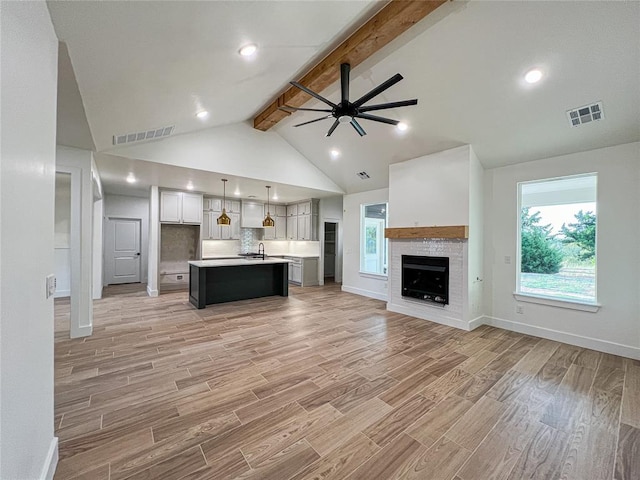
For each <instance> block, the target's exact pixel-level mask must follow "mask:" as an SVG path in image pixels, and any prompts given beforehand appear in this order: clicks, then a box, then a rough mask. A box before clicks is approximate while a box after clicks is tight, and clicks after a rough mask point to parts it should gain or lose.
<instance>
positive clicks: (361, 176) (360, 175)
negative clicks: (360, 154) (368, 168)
mask: <svg viewBox="0 0 640 480" xmlns="http://www.w3.org/2000/svg"><path fill="white" fill-rule="evenodd" d="M356 175H358V177H360V180H366V179H367V178H371V177H370V176H369V174H368V173H367V172H358V173H356Z"/></svg>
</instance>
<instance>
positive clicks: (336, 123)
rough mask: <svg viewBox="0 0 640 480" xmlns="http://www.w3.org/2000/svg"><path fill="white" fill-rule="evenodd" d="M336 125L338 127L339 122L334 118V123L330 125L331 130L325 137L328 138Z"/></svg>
mask: <svg viewBox="0 0 640 480" xmlns="http://www.w3.org/2000/svg"><path fill="white" fill-rule="evenodd" d="M338 125H340V121H339V120H338V119H337V118H336V121H335V122H333V125H331V128H330V129H329V131H328V132H327V134H326V135H325V137H330V136H331V134H332V133H333V131H334V130H335V129H336V127H337V126H338Z"/></svg>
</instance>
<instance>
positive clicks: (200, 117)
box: [196, 110, 209, 120]
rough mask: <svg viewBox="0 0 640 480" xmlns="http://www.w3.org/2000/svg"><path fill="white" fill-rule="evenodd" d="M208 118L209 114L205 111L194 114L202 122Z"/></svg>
mask: <svg viewBox="0 0 640 480" xmlns="http://www.w3.org/2000/svg"><path fill="white" fill-rule="evenodd" d="M208 116H209V112H207V111H206V110H202V111H201V112H198V113H196V117H198V118H199V119H201V120H204V119H205V118H207V117H208Z"/></svg>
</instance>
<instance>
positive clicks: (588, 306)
mask: <svg viewBox="0 0 640 480" xmlns="http://www.w3.org/2000/svg"><path fill="white" fill-rule="evenodd" d="M513 296H514V297H515V299H516V300H518V301H520V302H527V303H537V304H539V305H548V306H550V307H558V308H568V309H570V310H581V311H583V312H592V313H595V312H597V311H598V310H600V307H601V306H602V305H600V304H599V303H587V302H578V301H574V300H564V299H559V298H553V297H543V296H540V295H529V294H527V293H517V292H513Z"/></svg>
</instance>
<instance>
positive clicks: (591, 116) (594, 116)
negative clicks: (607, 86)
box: [567, 102, 604, 127]
mask: <svg viewBox="0 0 640 480" xmlns="http://www.w3.org/2000/svg"><path fill="white" fill-rule="evenodd" d="M567 118H568V119H569V123H570V124H571V126H572V127H579V126H580V125H582V124H583V123H589V122H595V121H597V120H602V119H603V118H604V111H603V110H602V102H597V103H593V104H590V105H585V106H584V107H578V108H574V109H572V110H567Z"/></svg>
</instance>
